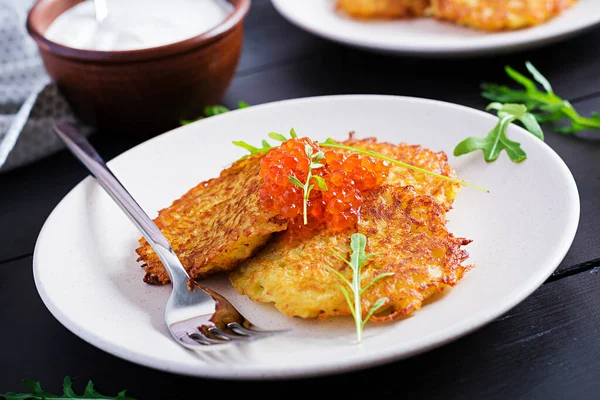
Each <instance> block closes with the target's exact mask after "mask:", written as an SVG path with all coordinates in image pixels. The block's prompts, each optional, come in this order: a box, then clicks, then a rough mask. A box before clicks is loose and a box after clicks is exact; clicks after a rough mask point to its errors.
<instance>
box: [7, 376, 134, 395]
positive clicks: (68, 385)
mask: <svg viewBox="0 0 600 400" xmlns="http://www.w3.org/2000/svg"><path fill="white" fill-rule="evenodd" d="M23 385H24V386H25V387H26V388H27V389H29V390H31V393H12V392H10V393H5V394H0V398H4V399H6V400H54V399H83V400H91V399H104V400H136V399H134V398H133V397H129V396H126V395H125V390H123V391H121V392H119V393H118V394H117V396H116V397H111V396H106V395H103V394H100V393H98V392H97V391H96V389H94V384H93V383H92V381H89V382H88V384H87V386H86V387H85V389H84V392H83V395H81V396H78V395H77V394H76V393H75V391H74V390H73V382H72V381H71V377H69V376H66V377H65V379H64V381H63V394H62V395H55V394H52V393H48V392H46V391H45V390H43V389H42V385H41V384H40V383H39V382H34V381H32V380H31V379H23Z"/></svg>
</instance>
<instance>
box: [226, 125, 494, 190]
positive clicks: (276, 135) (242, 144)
mask: <svg viewBox="0 0 600 400" xmlns="http://www.w3.org/2000/svg"><path fill="white" fill-rule="evenodd" d="M269 137H270V138H271V139H274V140H277V141H279V142H285V141H286V140H288V138H286V137H285V136H284V135H282V134H280V133H276V132H271V133H269ZM290 137H291V138H295V137H297V133H296V131H295V130H294V129H293V128H292V129H291V130H290ZM233 144H234V145H236V146H239V147H241V148H243V149H245V150H247V151H248V152H249V153H250V155H253V154H259V153H266V152H268V151H269V150H271V149H272V148H274V147H278V146H272V145H271V144H269V142H267V141H266V140H263V141H262V145H261V147H256V146H252V145H251V144H249V143H247V142H244V141H234V142H233ZM317 144H318V145H319V146H320V147H330V148H337V149H344V150H348V151H351V152H354V153H362V154H367V155H370V156H373V157H376V158H379V159H381V160H384V161H388V162H390V163H392V164H396V165H399V166H402V167H404V168H408V169H412V170H414V171H418V172H422V173H424V174H427V175H431V176H435V177H437V178H439V179H443V180H447V181H450V182H454V183H458V184H460V185H462V186H468V187H471V188H473V189H477V190H481V191H483V192H486V193H489V190H488V189H485V188H483V187H481V186H477V185H473V184H471V183H468V182H465V181H463V180H460V179H456V178H451V177H449V176H445V175H441V174H437V173H435V172H432V171H428V170H426V169H423V168H419V167H415V166H414V165H410V164H407V163H404V162H402V161H399V160H396V159H394V158H391V157H387V156H384V155H383V154H379V153H377V152H375V151H371V150H365V149H360V148H357V147H352V146H346V145H343V144H339V143H337V142H335V141H334V140H333V139H332V138H327V140H325V141H324V142H317Z"/></svg>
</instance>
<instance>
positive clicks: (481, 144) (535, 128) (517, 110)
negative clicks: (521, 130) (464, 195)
mask: <svg viewBox="0 0 600 400" xmlns="http://www.w3.org/2000/svg"><path fill="white" fill-rule="evenodd" d="M487 109H488V110H492V109H493V110H497V111H498V123H497V124H496V126H495V127H494V129H492V130H491V131H490V132H489V133H488V135H487V136H486V137H483V138H481V137H474V136H471V137H469V138H467V139H465V140H463V141H462V142H460V143H459V144H457V145H456V147H455V148H454V155H455V156H461V155H463V154H467V153H471V152H473V151H476V150H482V151H483V154H484V159H485V161H487V162H491V161H495V160H496V159H498V156H499V155H500V152H501V151H502V150H504V151H506V153H507V154H508V156H509V158H510V159H511V160H512V161H514V162H516V163H520V162H522V161H523V160H525V159H526V158H527V154H526V153H525V151H524V150H523V149H522V148H521V145H520V144H519V143H517V142H514V141H512V140H510V139H509V138H508V137H507V136H506V129H507V128H508V126H509V125H510V123H511V122H513V121H521V122H522V123H523V124H524V125H525V126H526V127H528V130H529V131H530V132H531V133H533V134H534V135H535V136H536V137H537V138H539V139H540V140H544V134H543V133H542V129H541V128H540V126H539V124H538V123H537V120H536V119H535V118H534V116H533V115H532V114H531V113H529V112H527V107H525V106H524V105H523V104H500V103H491V104H490V105H488V107H487Z"/></svg>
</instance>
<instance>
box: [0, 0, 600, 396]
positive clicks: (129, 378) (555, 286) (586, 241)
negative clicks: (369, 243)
mask: <svg viewBox="0 0 600 400" xmlns="http://www.w3.org/2000/svg"><path fill="white" fill-rule="evenodd" d="M245 32H246V36H245V43H244V50H243V54H242V59H241V62H240V65H239V70H238V72H237V75H236V77H235V79H234V81H233V83H232V85H231V87H230V89H229V91H228V93H227V94H226V97H225V99H224V100H223V103H224V104H225V105H229V106H232V107H234V106H235V104H236V103H237V101H238V100H244V101H246V102H248V103H250V104H259V103H265V102H271V101H276V100H281V99H288V98H297V97H306V96H317V95H328V94H353V93H369V94H395V95H408V96H418V97H426V98H433V99H439V100H445V101H450V102H454V103H459V104H463V105H467V106H471V107H475V108H479V109H482V108H484V107H485V105H486V102H485V100H483V99H482V98H481V97H480V94H479V84H480V83H481V82H482V81H494V82H507V80H506V77H505V75H504V72H503V67H504V65H506V64H510V65H512V66H514V67H517V68H518V69H522V68H523V65H524V62H525V61H526V60H530V61H532V62H533V63H534V64H535V65H536V66H537V67H538V68H539V69H540V70H541V71H542V72H543V73H544V74H545V75H546V76H547V77H548V78H549V80H550V81H551V82H552V83H553V85H554V88H555V90H556V92H557V93H559V94H560V95H562V96H563V97H565V98H567V99H569V100H571V101H572V103H573V104H574V105H575V106H576V107H577V108H578V110H580V111H581V112H582V113H584V114H589V113H590V112H592V111H594V110H597V111H600V50H599V49H598V46H597V43H600V29H596V30H594V31H590V32H588V33H586V34H584V35H581V36H579V37H577V38H574V39H571V40H569V41H566V42H563V43H560V44H556V45H552V46H550V47H545V48H541V49H536V50H532V51H528V52H525V53H520V54H513V55H509V56H503V57H499V58H481V59H460V60H431V59H419V58H405V57H390V56H383V55H375V54H371V53H367V52H363V51H360V50H356V49H350V48H346V47H343V46H340V45H338V44H335V43H330V42H328V41H325V40H322V39H319V38H316V37H314V36H312V35H310V34H308V33H306V32H304V31H302V30H300V29H298V28H296V27H294V26H292V25H291V24H289V23H288V22H287V21H285V20H284V19H283V18H282V17H281V16H279V15H278V14H277V13H276V12H275V10H274V9H273V7H272V6H271V5H270V2H269V1H268V0H254V2H253V5H252V8H251V11H250V14H249V15H248V18H247V22H246V26H245ZM507 83H508V82H507ZM545 133H546V142H547V143H548V144H549V145H550V146H551V147H552V148H553V149H554V150H556V151H557V152H558V154H559V155H560V156H561V157H562V158H563V159H564V161H565V162H566V163H567V165H568V166H569V168H570V169H571V171H572V172H573V175H574V176H575V179H576V181H577V184H578V187H579V191H580V196H581V221H580V224H579V229H578V232H577V235H576V238H575V241H574V243H573V245H572V247H571V250H570V251H569V253H568V254H567V255H566V257H565V259H564V260H563V262H562V263H561V264H560V266H559V267H558V268H557V270H556V272H555V273H554V274H553V275H552V276H551V277H550V279H548V281H547V282H546V283H545V284H543V285H542V286H541V287H540V288H539V289H538V290H537V291H536V292H535V293H533V294H532V295H531V296H530V297H529V298H527V299H526V300H525V301H523V302H522V303H521V304H520V305H518V306H517V307H515V308H514V309H513V310H511V311H510V312H508V313H507V314H506V315H504V316H502V317H501V318H498V319H497V320H495V321H493V322H491V323H490V324H488V325H486V326H485V327H483V328H481V329H479V330H477V331H476V332H474V333H472V334H470V335H468V336H466V337H463V338H462V339H459V340H457V341H455V342H452V343H450V344H448V345H445V346H443V347H441V348H438V349H436V350H433V351H429V352H427V353H425V354H422V355H419V356H416V357H413V358H410V359H406V360H402V361H397V362H393V363H389V364H386V365H383V366H380V367H375V368H371V369H367V370H362V371H358V372H352V373H344V374H334V375H330V376H326V377H319V378H312V379H297V380H278V381H267V382H265V381H262V382H260V381H258V382H255V381H224V380H212V379H198V378H190V377H183V376H177V375H172V374H169V373H164V372H160V371H156V370H153V369H149V368H145V367H141V366H138V365H136V364H132V363H130V362H128V361H125V360H122V359H119V358H116V357H114V356H112V355H110V354H107V353H105V352H103V351H101V350H98V349H97V348H95V347H93V346H91V345H89V344H87V343H86V342H84V341H83V340H81V339H79V338H78V337H77V336H75V335H74V334H72V333H71V332H70V331H68V330H67V329H66V328H64V327H63V326H62V325H61V324H59V323H58V322H57V321H56V320H55V319H54V318H53V317H52V315H51V314H50V313H49V312H48V311H47V309H46V308H45V306H44V305H43V303H42V301H41V300H40V298H39V296H38V294H37V291H36V289H35V285H34V282H33V277H32V254H33V249H34V245H35V241H36V238H37V235H38V233H39V231H40V228H41V227H42V224H43V223H44V221H45V219H46V217H47V216H48V215H49V213H50V212H51V211H52V209H53V208H54V207H55V206H56V205H57V203H58V202H59V201H60V200H61V199H62V197H63V196H64V195H66V194H67V192H68V191H69V190H71V189H72V188H73V186H75V185H76V184H77V183H78V182H79V181H80V180H81V179H83V178H84V177H85V176H86V175H87V173H86V171H85V170H84V168H83V167H82V166H81V165H80V164H79V163H78V162H77V161H76V160H75V159H74V158H73V157H72V156H71V154H69V153H67V152H66V151H63V152H60V153H58V154H56V155H53V156H50V157H47V158H45V159H43V160H40V161H38V162H36V163H34V164H32V165H29V166H26V167H22V168H20V169H17V170H14V171H11V172H7V173H5V174H3V175H0V210H1V211H0V227H1V229H0V321H1V322H0V327H1V329H0V354H1V356H0V370H1V373H0V393H4V392H7V391H23V389H24V388H23V387H22V385H21V379H22V378H25V377H27V378H31V379H34V380H39V381H41V382H42V384H43V386H45V387H46V388H47V390H52V391H59V390H60V389H61V383H62V380H63V377H64V376H65V375H69V376H71V377H73V378H74V379H75V386H76V387H77V388H78V389H81V388H83V386H84V385H85V382H87V380H88V379H92V380H93V381H94V382H95V383H96V387H97V388H98V389H99V390H100V391H102V392H105V393H106V394H116V393H117V391H119V390H122V389H128V394H130V395H131V396H133V397H136V398H138V399H148V400H149V399H191V398H201V397H202V396H206V395H207V393H212V394H213V396H214V395H215V394H216V393H218V394H219V396H227V397H230V396H232V395H233V396H245V395H247V394H251V395H257V396H271V395H275V396H278V397H280V396H285V395H288V394H298V395H301V396H318V395H320V393H321V392H322V391H323V390H326V389H328V392H329V393H336V392H337V395H339V396H340V397H341V396H344V397H347V396H348V395H351V394H353V393H357V392H364V394H369V395H370V396H372V398H375V397H376V396H382V395H387V396H390V395H391V396H394V398H405V397H411V398H428V399H431V398H442V399H565V398H571V399H600V337H599V335H598V333H599V327H600V202H599V201H598V197H599V196H600V162H599V161H600V140H595V139H594V138H593V134H592V133H590V134H589V135H587V136H589V137H588V138H580V137H579V138H576V137H569V136H561V135H559V134H556V133H554V132H552V131H550V130H548V129H546V132H545ZM595 135H596V136H597V137H600V134H598V133H596V134H595ZM146 139H148V137H146V136H144V134H143V133H137V134H136V133H135V132H132V134H131V135H129V136H123V137H119V138H114V137H111V138H107V137H106V136H102V135H94V136H93V137H92V142H93V144H94V145H95V146H97V148H98V149H99V151H100V152H101V153H102V154H103V155H105V157H106V158H107V159H110V158H113V157H114V156H117V155H118V154H120V153H122V152H123V151H125V150H127V149H129V148H131V147H133V146H135V145H137V144H138V143H140V142H142V141H144V140H146ZM532 206H535V205H532Z"/></svg>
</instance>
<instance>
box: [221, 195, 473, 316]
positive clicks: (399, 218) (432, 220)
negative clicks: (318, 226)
mask: <svg viewBox="0 0 600 400" xmlns="http://www.w3.org/2000/svg"><path fill="white" fill-rule="evenodd" d="M365 200H366V201H365V203H364V204H363V206H362V208H361V218H360V220H359V224H358V227H357V231H358V232H360V233H363V234H364V235H365V236H366V237H367V248H366V252H367V253H375V252H376V253H380V254H379V255H377V256H375V257H373V258H371V259H369V260H368V261H367V262H366V263H365V265H364V267H363V269H362V271H363V277H362V281H363V285H364V284H366V283H368V282H370V281H371V279H373V278H374V277H375V276H377V275H379V274H381V273H384V272H393V276H388V277H385V278H383V279H380V280H378V281H377V282H376V283H375V284H374V285H373V286H372V287H371V288H369V289H368V290H367V291H366V292H365V293H364V294H363V296H362V309H363V315H366V312H367V311H368V310H369V309H370V307H371V305H372V304H374V302H375V301H377V299H379V298H381V297H387V298H388V300H387V302H386V303H385V306H384V307H383V309H381V312H379V313H377V315H374V316H373V317H372V318H371V320H373V321H391V320H396V319H398V318H402V317H405V316H407V315H410V314H411V313H413V312H414V311H416V310H419V309H420V307H421V305H422V304H423V301H425V300H426V299H427V298H429V297H430V296H432V295H433V294H435V293H438V292H440V291H442V290H443V289H444V288H446V287H449V286H454V285H455V284H456V283H458V281H460V279H461V278H462V277H463V275H464V273H465V272H466V271H467V270H468V269H469V268H470V266H465V265H462V263H463V262H464V261H465V260H466V259H467V257H468V253H467V252H466V251H465V250H463V249H462V246H464V245H466V244H468V243H470V240H467V239H463V238H456V237H454V236H453V235H452V234H451V233H450V232H448V230H447V229H446V219H445V209H444V208H443V207H442V206H441V205H439V204H438V203H437V202H436V201H435V200H434V199H433V198H432V197H431V196H426V195H419V194H418V193H417V192H416V190H415V189H414V188H413V187H410V186H408V187H398V186H390V185H385V186H382V187H381V188H379V189H375V190H373V191H371V192H370V193H369V195H367V197H366V199H365ZM352 233H353V232H345V233H332V232H331V231H327V230H321V231H319V232H317V233H316V234H315V235H314V236H312V237H310V238H308V239H303V240H289V237H288V235H287V233H286V232H281V233H278V234H276V235H275V236H274V237H273V239H272V240H271V241H270V242H269V243H268V244H267V246H266V247H265V248H264V249H263V250H262V251H260V252H259V253H257V255H256V256H254V257H253V258H251V259H249V260H247V261H245V262H243V263H242V264H241V265H240V267H238V268H237V269H235V270H234V271H233V272H231V273H230V275H229V277H230V281H231V283H232V284H233V286H234V288H235V289H236V290H237V291H238V292H239V293H241V294H245V295H247V296H248V297H249V298H250V299H252V300H254V301H259V302H272V303H273V304H274V305H275V307H276V308H277V309H278V310H279V311H280V312H282V313H283V314H285V315H287V316H290V317H301V318H321V319H326V318H328V317H331V316H335V315H351V312H350V309H349V307H348V305H347V303H346V300H345V298H344V296H343V294H342V292H341V290H340V288H339V286H340V284H341V282H342V281H341V280H340V278H339V277H338V276H337V275H336V274H335V273H334V272H332V271H330V270H329V269H328V268H327V266H329V267H331V268H334V269H335V270H337V271H339V272H340V273H341V274H343V275H344V276H345V277H346V278H347V279H349V280H351V276H352V270H351V268H350V267H349V266H348V265H346V264H345V263H344V262H343V261H340V260H339V259H337V258H336V257H335V256H334V253H333V250H332V248H335V249H337V250H338V251H339V252H340V253H342V254H343V255H344V256H345V257H346V258H347V259H349V253H350V235H351V234H352Z"/></svg>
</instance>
